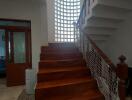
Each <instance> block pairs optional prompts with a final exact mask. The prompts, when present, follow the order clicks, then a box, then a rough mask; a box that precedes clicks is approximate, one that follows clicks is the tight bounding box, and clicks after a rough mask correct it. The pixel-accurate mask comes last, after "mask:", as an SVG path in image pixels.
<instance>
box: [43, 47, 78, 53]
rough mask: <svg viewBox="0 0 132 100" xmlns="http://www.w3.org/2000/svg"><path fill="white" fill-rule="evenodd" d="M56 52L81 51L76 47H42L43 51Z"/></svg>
mask: <svg viewBox="0 0 132 100" xmlns="http://www.w3.org/2000/svg"><path fill="white" fill-rule="evenodd" d="M47 52H48V53H50V52H51V53H52V52H53V53H56V52H58V53H59V52H61V53H65V52H66V53H67V52H69V53H75V52H76V53H79V50H78V49H76V48H42V49H41V53H47Z"/></svg>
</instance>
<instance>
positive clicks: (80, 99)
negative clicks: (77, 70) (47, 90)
mask: <svg viewBox="0 0 132 100" xmlns="http://www.w3.org/2000/svg"><path fill="white" fill-rule="evenodd" d="M45 99H46V100H105V98H104V96H103V95H102V94H101V92H100V91H99V90H98V89H95V90H90V91H89V90H87V91H84V92H81V93H80V92H79V93H78V94H71V95H58V96H56V97H55V96H54V97H47V98H45Z"/></svg>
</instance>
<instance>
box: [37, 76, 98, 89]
mask: <svg viewBox="0 0 132 100" xmlns="http://www.w3.org/2000/svg"><path fill="white" fill-rule="evenodd" d="M73 79H75V78H73ZM80 79H84V80H79V78H78V80H79V81H78V80H77V81H75V82H72V81H71V82H67V83H63V84H56V85H53V84H52V85H50V86H46V87H45V86H44V85H47V84H45V83H46V82H39V83H38V84H37V87H36V89H42V88H43V89H49V88H55V87H62V86H68V85H74V84H81V83H84V82H96V81H95V79H94V78H92V77H90V76H87V77H86V78H80ZM65 80H66V79H65ZM67 80H68V79H67ZM58 81H60V80H58ZM52 82H54V81H50V82H47V83H52ZM60 82H61V81H60ZM40 84H43V86H41V87H39V85H40Z"/></svg>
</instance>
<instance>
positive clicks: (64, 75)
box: [37, 69, 90, 82]
mask: <svg viewBox="0 0 132 100" xmlns="http://www.w3.org/2000/svg"><path fill="white" fill-rule="evenodd" d="M85 76H90V71H89V70H88V69H87V70H80V71H69V72H68V71H65V72H54V73H47V74H42V73H38V75H37V77H38V80H37V81H38V82H47V81H54V80H61V79H69V78H79V77H85Z"/></svg>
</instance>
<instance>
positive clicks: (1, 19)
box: [0, 18, 31, 22]
mask: <svg viewBox="0 0 132 100" xmlns="http://www.w3.org/2000/svg"><path fill="white" fill-rule="evenodd" d="M0 21H15V22H31V20H23V19H8V18H0Z"/></svg>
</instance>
